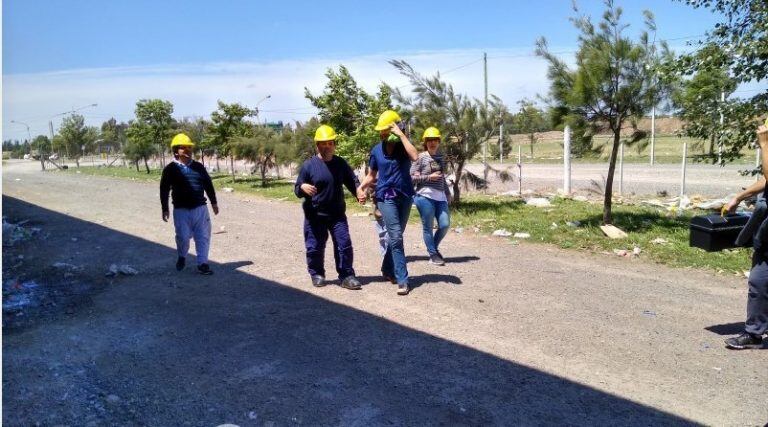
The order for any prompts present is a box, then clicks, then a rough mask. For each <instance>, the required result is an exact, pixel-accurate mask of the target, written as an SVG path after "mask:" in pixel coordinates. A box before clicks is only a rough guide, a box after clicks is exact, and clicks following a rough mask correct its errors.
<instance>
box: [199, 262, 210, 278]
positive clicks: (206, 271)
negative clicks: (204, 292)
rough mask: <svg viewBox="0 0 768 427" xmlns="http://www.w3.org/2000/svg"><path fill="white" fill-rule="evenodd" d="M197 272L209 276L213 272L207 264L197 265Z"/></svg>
mask: <svg viewBox="0 0 768 427" xmlns="http://www.w3.org/2000/svg"><path fill="white" fill-rule="evenodd" d="M197 272H198V273H200V274H202V275H204V276H210V275H211V274H213V270H211V267H210V266H209V265H208V264H200V265H198V266H197Z"/></svg>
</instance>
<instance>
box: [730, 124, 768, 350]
mask: <svg viewBox="0 0 768 427" xmlns="http://www.w3.org/2000/svg"><path fill="white" fill-rule="evenodd" d="M757 139H758V142H759V143H760V149H761V150H762V154H761V156H762V159H761V161H762V165H763V178H762V179H761V180H760V181H758V182H756V183H754V184H752V185H750V186H749V187H747V189H746V190H744V191H742V192H741V193H739V194H737V195H736V197H734V198H733V199H732V200H731V201H730V202H728V204H726V205H725V206H724V207H723V212H731V213H733V212H734V211H736V208H737V207H738V206H739V203H741V201H742V200H744V199H746V198H747V197H750V196H754V195H756V194H759V193H761V192H762V193H763V194H764V196H765V197H767V198H768V190H767V189H766V185H765V182H766V179H767V178H768V120H766V124H765V125H763V126H760V127H759V128H758V129H757ZM765 221H768V219H766V220H764V221H763V224H762V225H761V227H760V229H762V228H763V227H765V226H766V224H765ZM761 237H762V236H761ZM761 240H762V239H756V241H755V245H754V246H755V252H754V253H753V254H752V269H751V270H750V271H749V279H748V280H747V282H748V284H749V291H748V292H747V319H746V321H745V322H744V331H743V332H742V333H741V334H740V335H738V336H735V337H731V338H728V339H727V340H725V346H726V347H728V348H730V349H734V350H743V349H748V348H760V347H762V346H763V334H765V333H766V332H768V242H763V241H761Z"/></svg>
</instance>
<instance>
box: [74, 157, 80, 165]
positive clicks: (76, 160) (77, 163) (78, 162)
mask: <svg viewBox="0 0 768 427" xmlns="http://www.w3.org/2000/svg"><path fill="white" fill-rule="evenodd" d="M75 165H76V166H77V167H78V168H80V157H75Z"/></svg>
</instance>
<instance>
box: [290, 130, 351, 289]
mask: <svg viewBox="0 0 768 427" xmlns="http://www.w3.org/2000/svg"><path fill="white" fill-rule="evenodd" d="M315 144H316V146H317V155H316V156H312V157H311V158H310V159H309V160H307V161H306V162H304V164H303V165H301V169H300V170H299V176H298V177H297V178H296V184H295V186H294V192H295V193H296V197H303V198H304V202H303V204H302V208H303V209H304V245H305V247H306V250H307V270H308V271H309V275H310V278H311V279H312V285H314V286H317V287H320V286H324V285H325V244H326V242H327V241H328V233H329V232H330V234H331V239H332V240H333V255H334V260H335V261H336V272H337V273H338V274H339V280H340V281H341V286H342V287H344V288H346V289H353V290H357V289H361V284H360V281H359V280H358V279H357V277H355V270H354V268H353V267H352V264H353V260H354V252H353V250H352V239H351V238H350V236H349V224H348V223H347V215H346V213H345V212H346V209H347V207H346V203H345V202H344V187H347V189H348V190H349V192H350V193H352V194H357V188H358V187H359V186H360V181H359V180H358V179H357V176H355V173H354V172H353V171H352V168H351V167H350V166H349V164H348V163H347V162H346V160H344V159H342V158H341V157H339V156H336V155H334V153H335V152H336V132H335V131H334V130H333V128H331V127H330V126H327V125H322V126H320V127H319V128H318V129H317V131H316V132H315Z"/></svg>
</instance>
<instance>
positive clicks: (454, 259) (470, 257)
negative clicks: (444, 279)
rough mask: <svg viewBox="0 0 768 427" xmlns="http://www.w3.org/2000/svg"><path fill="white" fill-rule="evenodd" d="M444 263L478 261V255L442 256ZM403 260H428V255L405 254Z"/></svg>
mask: <svg viewBox="0 0 768 427" xmlns="http://www.w3.org/2000/svg"><path fill="white" fill-rule="evenodd" d="M443 259H444V260H445V262H446V263H449V264H457V263H464V262H470V261H479V260H480V257H478V256H474V255H468V256H449V257H445V258H443ZM405 260H406V261H407V262H414V261H429V257H428V256H426V255H406V256H405Z"/></svg>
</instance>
